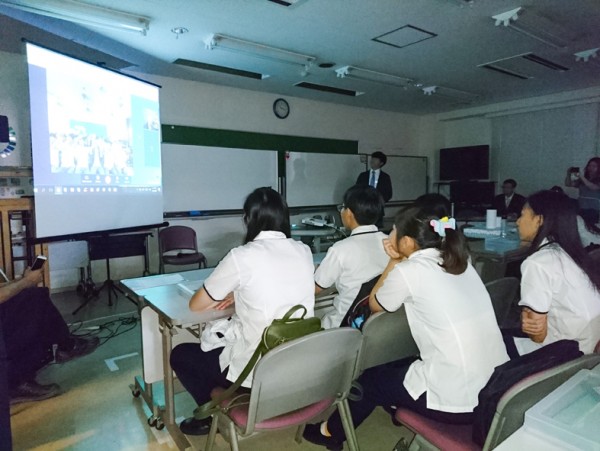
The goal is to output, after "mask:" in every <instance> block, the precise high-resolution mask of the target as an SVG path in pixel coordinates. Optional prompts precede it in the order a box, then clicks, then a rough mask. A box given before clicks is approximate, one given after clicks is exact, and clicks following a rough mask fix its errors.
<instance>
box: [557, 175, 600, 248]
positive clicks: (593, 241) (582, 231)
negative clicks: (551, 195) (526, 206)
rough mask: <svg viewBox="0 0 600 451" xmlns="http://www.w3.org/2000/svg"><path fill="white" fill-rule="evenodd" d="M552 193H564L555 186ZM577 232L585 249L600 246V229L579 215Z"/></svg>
mask: <svg viewBox="0 0 600 451" xmlns="http://www.w3.org/2000/svg"><path fill="white" fill-rule="evenodd" d="M550 191H554V192H557V193H564V191H563V189H562V188H561V187H560V186H557V185H554V186H553V187H552V188H550ZM577 232H579V237H580V238H581V244H582V245H583V247H588V246H592V245H600V228H598V226H597V225H596V224H593V223H591V222H589V221H586V220H585V219H584V218H583V217H582V216H581V215H580V214H578V215H577Z"/></svg>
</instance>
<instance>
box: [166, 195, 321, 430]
mask: <svg viewBox="0 0 600 451" xmlns="http://www.w3.org/2000/svg"><path fill="white" fill-rule="evenodd" d="M244 222H245V224H246V228H247V232H246V238H245V239H244V245H242V246H239V247H236V248H234V249H232V250H231V251H229V253H228V254H227V255H226V256H225V257H224V258H223V260H221V262H220V263H219V264H218V266H217V267H216V268H215V270H214V272H213V273H212V274H211V275H210V276H209V277H208V278H207V279H206V280H205V282H204V287H203V288H202V289H200V290H199V291H198V292H197V293H196V294H194V296H192V298H191V299H190V309H191V310H193V311H197V312H201V311H204V310H208V309H219V310H222V309H225V308H227V307H229V306H230V305H232V304H233V303H234V302H235V313H234V314H233V316H232V317H231V319H230V321H228V322H227V321H225V322H224V323H225V327H224V328H223V329H222V330H221V334H222V336H223V342H222V343H221V344H219V345H215V343H208V342H207V341H205V340H202V343H201V344H196V343H183V344H180V345H178V346H176V347H175V348H174V349H173V352H172V353H171V367H172V368H173V371H175V373H176V374H177V376H178V377H179V380H180V381H181V383H182V384H183V386H184V387H185V388H186V389H187V391H188V392H190V394H191V395H192V397H193V398H194V400H195V401H196V403H198V404H199V405H201V404H204V403H206V402H208V401H210V392H211V391H212V390H213V389H214V388H215V387H218V386H221V387H224V388H227V387H229V386H230V385H231V383H232V382H233V381H235V380H236V379H237V377H238V376H239V375H240V373H241V372H242V371H243V370H244V368H245V366H246V364H247V363H248V361H249V360H250V357H251V356H252V354H253V353H254V351H255V350H256V347H257V346H258V343H259V342H260V338H261V335H262V332H263V330H264V329H265V327H267V326H268V325H270V324H271V322H272V321H273V320H274V319H275V318H281V317H283V315H285V313H286V312H287V311H288V310H289V309H290V308H291V307H293V306H294V305H297V304H302V305H303V306H305V307H306V309H307V311H308V316H313V315H314V303H315V296H314V281H313V271H314V265H313V260H312V255H311V252H310V248H309V247H308V246H306V245H305V244H302V243H300V242H298V241H294V240H293V239H291V238H290V235H291V233H290V219H289V213H288V208H287V205H286V203H285V201H284V200H283V199H282V198H281V196H280V195H279V193H277V192H276V191H274V190H272V189H271V188H258V189H256V190H254V191H253V192H252V193H251V194H250V195H249V196H248V198H247V199H246V201H245V203H244ZM204 336H205V335H204V334H203V337H204ZM251 383H252V373H251V374H250V376H248V378H247V379H246V381H245V382H244V383H243V384H242V386H244V387H250V386H251ZM210 424H211V419H210V418H207V419H205V420H197V419H195V418H194V417H191V418H188V419H186V420H184V421H183V422H182V423H181V424H180V426H179V427H180V429H181V431H182V432H183V433H184V434H189V435H205V434H208V432H209V430H210Z"/></svg>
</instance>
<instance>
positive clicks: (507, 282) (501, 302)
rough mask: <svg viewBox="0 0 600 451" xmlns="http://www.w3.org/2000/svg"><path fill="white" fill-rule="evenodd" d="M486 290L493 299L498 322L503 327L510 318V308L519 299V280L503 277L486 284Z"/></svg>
mask: <svg viewBox="0 0 600 451" xmlns="http://www.w3.org/2000/svg"><path fill="white" fill-rule="evenodd" d="M485 288H487V290H488V293H489V294H490V298H491V299H492V306H493V307H494V313H495V315H496V321H497V322H498V325H499V326H501V325H502V323H504V321H505V320H506V317H507V316H508V311H509V310H510V306H511V305H512V303H513V302H514V301H515V299H516V297H517V292H518V291H519V279H517V278H516V277H503V278H502V279H497V280H493V281H491V282H488V283H486V284H485Z"/></svg>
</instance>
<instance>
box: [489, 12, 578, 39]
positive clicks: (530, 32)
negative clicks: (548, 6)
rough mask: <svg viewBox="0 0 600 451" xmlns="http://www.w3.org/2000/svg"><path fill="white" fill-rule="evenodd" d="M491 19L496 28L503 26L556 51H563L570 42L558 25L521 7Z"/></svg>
mask: <svg viewBox="0 0 600 451" xmlns="http://www.w3.org/2000/svg"><path fill="white" fill-rule="evenodd" d="M492 19H494V21H495V25H496V26H497V27H498V26H500V25H503V26H504V27H507V28H510V29H512V30H515V31H518V32H519V33H522V34H524V35H526V36H529V37H530V38H533V39H536V40H538V41H540V42H542V43H544V44H546V45H550V46H552V47H554V48H557V49H564V48H565V47H567V44H568V42H569V41H571V40H572V37H571V36H569V33H568V32H567V30H565V29H563V28H562V27H560V26H559V25H558V24H556V23H554V22H552V21H550V20H548V19H546V18H544V17H541V16H536V15H535V14H533V13H532V12H531V11H529V10H527V11H526V10H524V9H523V8H522V7H518V8H515V9H511V10H510V11H506V12H503V13H501V14H496V15H495V16H492Z"/></svg>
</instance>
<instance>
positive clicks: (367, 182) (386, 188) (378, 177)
mask: <svg viewBox="0 0 600 451" xmlns="http://www.w3.org/2000/svg"><path fill="white" fill-rule="evenodd" d="M386 163H387V157H386V155H385V154H384V153H383V152H379V151H377V152H373V153H372V154H371V163H370V166H371V169H370V170H368V171H365V172H361V173H360V174H359V175H358V178H357V179H356V184H357V185H362V186H372V187H373V188H375V189H376V190H377V191H379V194H381V197H383V201H384V202H387V201H389V200H390V199H391V198H392V179H391V178H390V176H389V175H388V174H386V173H385V172H383V171H382V170H381V168H382V167H383V166H384V165H385V164H386ZM383 215H384V211H383V209H382V210H381V216H380V217H379V220H378V221H377V223H376V225H377V227H379V228H382V227H383Z"/></svg>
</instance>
